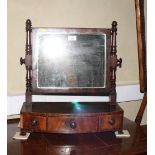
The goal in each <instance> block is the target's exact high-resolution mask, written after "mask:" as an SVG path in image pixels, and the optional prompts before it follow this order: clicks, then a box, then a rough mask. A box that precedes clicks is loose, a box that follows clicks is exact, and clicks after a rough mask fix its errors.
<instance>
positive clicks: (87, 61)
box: [33, 29, 106, 88]
mask: <svg viewBox="0 0 155 155" xmlns="http://www.w3.org/2000/svg"><path fill="white" fill-rule="evenodd" d="M37 33H38V34H37ZM37 33H36V34H37V37H36V40H35V42H36V43H37V46H36V48H35V51H33V52H34V53H35V55H36V56H37V62H36V63H37V86H38V88H50V87H59V88H60V87H65V88H67V87H104V86H105V66H106V65H105V63H106V52H105V51H106V35H105V34H85V33H71V34H67V33H59V32H57V33H55V32H54V33H53V32H52V31H50V30H48V32H40V31H39V29H38V30H37Z"/></svg>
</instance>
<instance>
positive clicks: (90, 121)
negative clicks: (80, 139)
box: [47, 116, 98, 133]
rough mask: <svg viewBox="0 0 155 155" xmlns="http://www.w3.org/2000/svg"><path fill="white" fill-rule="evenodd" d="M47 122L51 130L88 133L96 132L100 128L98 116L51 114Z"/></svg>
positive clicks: (48, 128)
mask: <svg viewBox="0 0 155 155" xmlns="http://www.w3.org/2000/svg"><path fill="white" fill-rule="evenodd" d="M47 122H48V125H47V126H48V127H47V130H48V131H49V132H58V133H59V132H61V133H86V132H96V131H97V128H98V118H97V117H79V116H78V117H66V116H64V117H63V116H60V117H59V116H53V117H52V116H50V117H48V121H47Z"/></svg>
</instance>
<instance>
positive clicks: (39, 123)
mask: <svg viewBox="0 0 155 155" xmlns="http://www.w3.org/2000/svg"><path fill="white" fill-rule="evenodd" d="M20 122H21V128H23V129H28V130H32V131H45V130H46V116H40V115H33V114H21V121H20Z"/></svg>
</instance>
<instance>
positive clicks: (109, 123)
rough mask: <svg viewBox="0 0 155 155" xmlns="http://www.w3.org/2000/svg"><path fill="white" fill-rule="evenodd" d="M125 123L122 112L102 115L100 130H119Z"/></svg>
mask: <svg viewBox="0 0 155 155" xmlns="http://www.w3.org/2000/svg"><path fill="white" fill-rule="evenodd" d="M122 125H123V115H122V114H112V115H102V116H100V117H99V130H100V131H107V130H119V129H121V128H122Z"/></svg>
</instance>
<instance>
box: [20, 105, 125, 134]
mask: <svg viewBox="0 0 155 155" xmlns="http://www.w3.org/2000/svg"><path fill="white" fill-rule="evenodd" d="M122 126H123V110H122V109H121V108H120V106H119V105H117V104H116V106H112V105H110V104H109V103H107V102H80V103H77V102H76V103H74V102H73V103H72V102H46V103H44V102H32V104H26V103H24V104H23V107H22V109H21V115H20V127H21V129H22V130H24V131H29V132H49V133H94V132H102V131H119V130H122Z"/></svg>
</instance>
